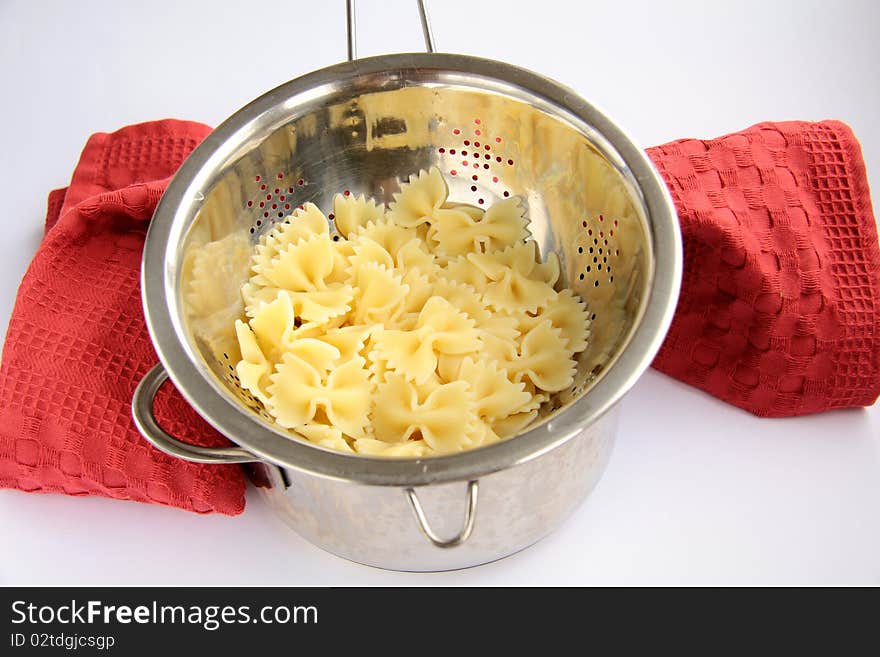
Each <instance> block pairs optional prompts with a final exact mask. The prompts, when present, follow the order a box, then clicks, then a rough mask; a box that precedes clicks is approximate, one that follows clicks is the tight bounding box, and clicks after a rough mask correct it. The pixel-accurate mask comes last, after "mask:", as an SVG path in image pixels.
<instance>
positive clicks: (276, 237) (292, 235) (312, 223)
mask: <svg viewBox="0 0 880 657" xmlns="http://www.w3.org/2000/svg"><path fill="white" fill-rule="evenodd" d="M329 234H330V224H329V221H328V219H327V217H325V216H324V213H323V212H321V211H320V210H319V209H318V207H317V206H316V205H315V204H314V203H306V204H305V205H304V206H303V207H302V208H297V209H296V210H294V211H293V214H291V215H290V217H289V218H288V219H287V220H285V221H284V222H282V223H280V224H276V225H275V227H274V228H272V230H270V231H268V232H266V233H264V234H263V236H262V237H261V238H260V241H259V243H258V244H257V246H256V247H255V249H254V253H253V257H252V259H251V266H252V267H254V268H256V267H261V268H264V267H265V266H267V265H268V263H269V262H271V260H272V259H273V258H275V257H276V256H277V255H278V254H280V253H281V252H283V251H285V250H287V247H288V246H290V245H291V244H297V243H299V242H300V241H302V240H308V239H311V238H313V237H315V236H316V235H328V236H329Z"/></svg>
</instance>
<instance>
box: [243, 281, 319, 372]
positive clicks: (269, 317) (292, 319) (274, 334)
mask: <svg viewBox="0 0 880 657" xmlns="http://www.w3.org/2000/svg"><path fill="white" fill-rule="evenodd" d="M250 326H251V329H253V332H254V336H255V337H256V340H257V344H259V346H260V349H261V350H262V352H263V353H264V354H266V355H267V356H268V357H269V358H270V359H271V360H272V361H278V360H280V359H281V354H283V353H284V352H285V351H287V348H288V347H289V346H290V345H291V344H292V343H293V341H294V340H295V339H296V337H297V333H298V332H299V334H300V335H302V334H303V333H310V332H311V331H302V330H301V329H304V328H305V327H304V326H297V320H296V315H295V314H294V312H293V305H292V304H291V302H290V297H288V296H287V295H286V294H281V293H279V294H278V296H277V297H276V298H275V300H274V301H272V302H271V303H267V304H263V305H262V306H261V307H260V308H259V310H257V312H256V313H254V316H253V318H252V319H251V321H250ZM308 326H309V328H310V329H312V328H315V327H316V325H308Z"/></svg>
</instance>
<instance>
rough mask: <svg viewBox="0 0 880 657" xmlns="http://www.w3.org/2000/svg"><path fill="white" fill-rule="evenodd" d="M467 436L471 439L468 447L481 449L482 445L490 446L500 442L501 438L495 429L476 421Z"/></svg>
mask: <svg viewBox="0 0 880 657" xmlns="http://www.w3.org/2000/svg"><path fill="white" fill-rule="evenodd" d="M468 435H469V436H470V439H471V445H470V447H483V446H484V445H491V444H492V443H497V442H498V441H499V440H501V436H499V435H498V434H497V433H496V432H495V429H494V428H493V427H492V426H491V425H489V424H486V423H485V422H482V421H478V422H476V423H475V424H474V425H472V427H471V428H470V429H469V433H468Z"/></svg>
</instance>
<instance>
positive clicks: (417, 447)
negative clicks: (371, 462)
mask: <svg viewBox="0 0 880 657" xmlns="http://www.w3.org/2000/svg"><path fill="white" fill-rule="evenodd" d="M354 450H355V451H356V452H357V453H358V454H367V455H369V456H395V457H398V458H419V457H422V456H430V454H431V453H432V452H433V450H432V449H431V448H430V447H429V446H428V444H427V443H426V442H425V441H424V440H407V441H406V442H403V443H386V442H385V441H384V440H376V439H375V438H358V439H357V440H355V441H354Z"/></svg>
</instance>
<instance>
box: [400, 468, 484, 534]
mask: <svg viewBox="0 0 880 657" xmlns="http://www.w3.org/2000/svg"><path fill="white" fill-rule="evenodd" d="M404 492H405V493H406V497H407V499H409V503H410V505H411V506H412V510H413V513H414V514H415V516H416V522H417V523H418V524H419V529H420V530H421V532H422V534H424V535H425V538H427V539H428V540H429V541H431V543H433V544H434V546H435V547H438V548H452V547H456V546H458V545H461V544H462V543H464V542H465V541H466V540H468V538H470V536H471V533H473V531H474V520H476V517H477V494H478V493H479V482H478V481H476V480H474V481H469V482H468V485H467V499H466V501H465V508H464V524H463V525H462V528H461V531H459V532H458V534H456V535H455V536H453V537H452V538H447V539H442V538H440V537H439V536H437V534H436V533H435V532H434V530H433V529H431V525H430V524H429V523H428V518H427V517H426V516H425V511H424V509H422V504H421V502H419V498H418V496H417V495H416V491H415V489H414V488H407V489H406V490H405V491H404Z"/></svg>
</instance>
